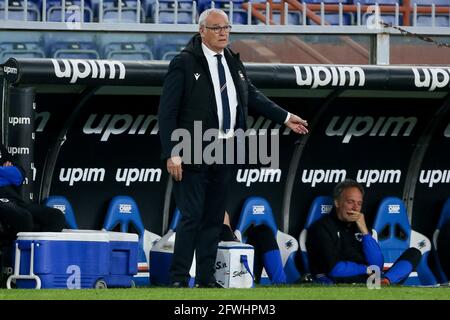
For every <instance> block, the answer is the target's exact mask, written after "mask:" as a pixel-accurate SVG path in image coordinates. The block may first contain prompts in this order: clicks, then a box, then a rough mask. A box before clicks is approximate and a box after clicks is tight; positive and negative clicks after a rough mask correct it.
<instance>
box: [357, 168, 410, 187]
mask: <svg viewBox="0 0 450 320" xmlns="http://www.w3.org/2000/svg"><path fill="white" fill-rule="evenodd" d="M401 176H402V172H401V170H376V169H375V170H358V174H357V175H356V181H357V182H359V183H365V184H366V187H370V185H371V184H374V183H399V182H400V178H401Z"/></svg>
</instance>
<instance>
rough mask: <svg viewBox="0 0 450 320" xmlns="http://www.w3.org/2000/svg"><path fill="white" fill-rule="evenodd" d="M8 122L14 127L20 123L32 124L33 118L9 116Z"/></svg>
mask: <svg viewBox="0 0 450 320" xmlns="http://www.w3.org/2000/svg"><path fill="white" fill-rule="evenodd" d="M8 122H9V124H12V126H13V127H14V126H15V125H18V124H31V119H30V117H9V118H8Z"/></svg>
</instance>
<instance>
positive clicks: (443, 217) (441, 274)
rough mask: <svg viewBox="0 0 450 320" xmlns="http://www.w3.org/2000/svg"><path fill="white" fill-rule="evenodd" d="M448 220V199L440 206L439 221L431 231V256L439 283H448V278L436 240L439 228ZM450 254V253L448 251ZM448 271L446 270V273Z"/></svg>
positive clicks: (449, 218)
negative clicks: (432, 231)
mask: <svg viewBox="0 0 450 320" xmlns="http://www.w3.org/2000/svg"><path fill="white" fill-rule="evenodd" d="M449 221H450V199H447V201H446V202H445V203H444V206H443V207H442V211H441V214H440V217H439V222H438V224H437V227H436V230H435V231H434V233H433V257H434V264H435V265H434V266H435V270H436V276H437V278H438V280H439V283H442V284H444V283H448V278H447V275H446V272H445V271H444V270H443V268H442V263H441V258H440V257H439V254H438V240H439V234H440V231H441V229H442V228H443V227H444V225H445V224H446V223H449ZM449 255H450V253H449ZM448 272H449V271H447V273H448Z"/></svg>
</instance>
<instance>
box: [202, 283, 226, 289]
mask: <svg viewBox="0 0 450 320" xmlns="http://www.w3.org/2000/svg"><path fill="white" fill-rule="evenodd" d="M195 287H196V288H209V289H212V288H223V287H222V286H221V285H220V284H218V283H217V282H210V283H207V284H204V283H196V284H195Z"/></svg>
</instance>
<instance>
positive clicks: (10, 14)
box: [0, 0, 41, 21]
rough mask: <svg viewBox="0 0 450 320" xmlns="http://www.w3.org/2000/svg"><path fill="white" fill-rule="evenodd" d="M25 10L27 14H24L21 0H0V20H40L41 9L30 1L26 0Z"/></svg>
mask: <svg viewBox="0 0 450 320" xmlns="http://www.w3.org/2000/svg"><path fill="white" fill-rule="evenodd" d="M6 8H7V9H6ZM26 12H27V14H25V5H24V1H22V0H8V1H7V2H6V1H5V0H1V1H0V20H27V21H40V20H41V11H40V9H39V7H38V6H37V5H36V4H35V3H33V2H32V1H28V3H27V10H26Z"/></svg>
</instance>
